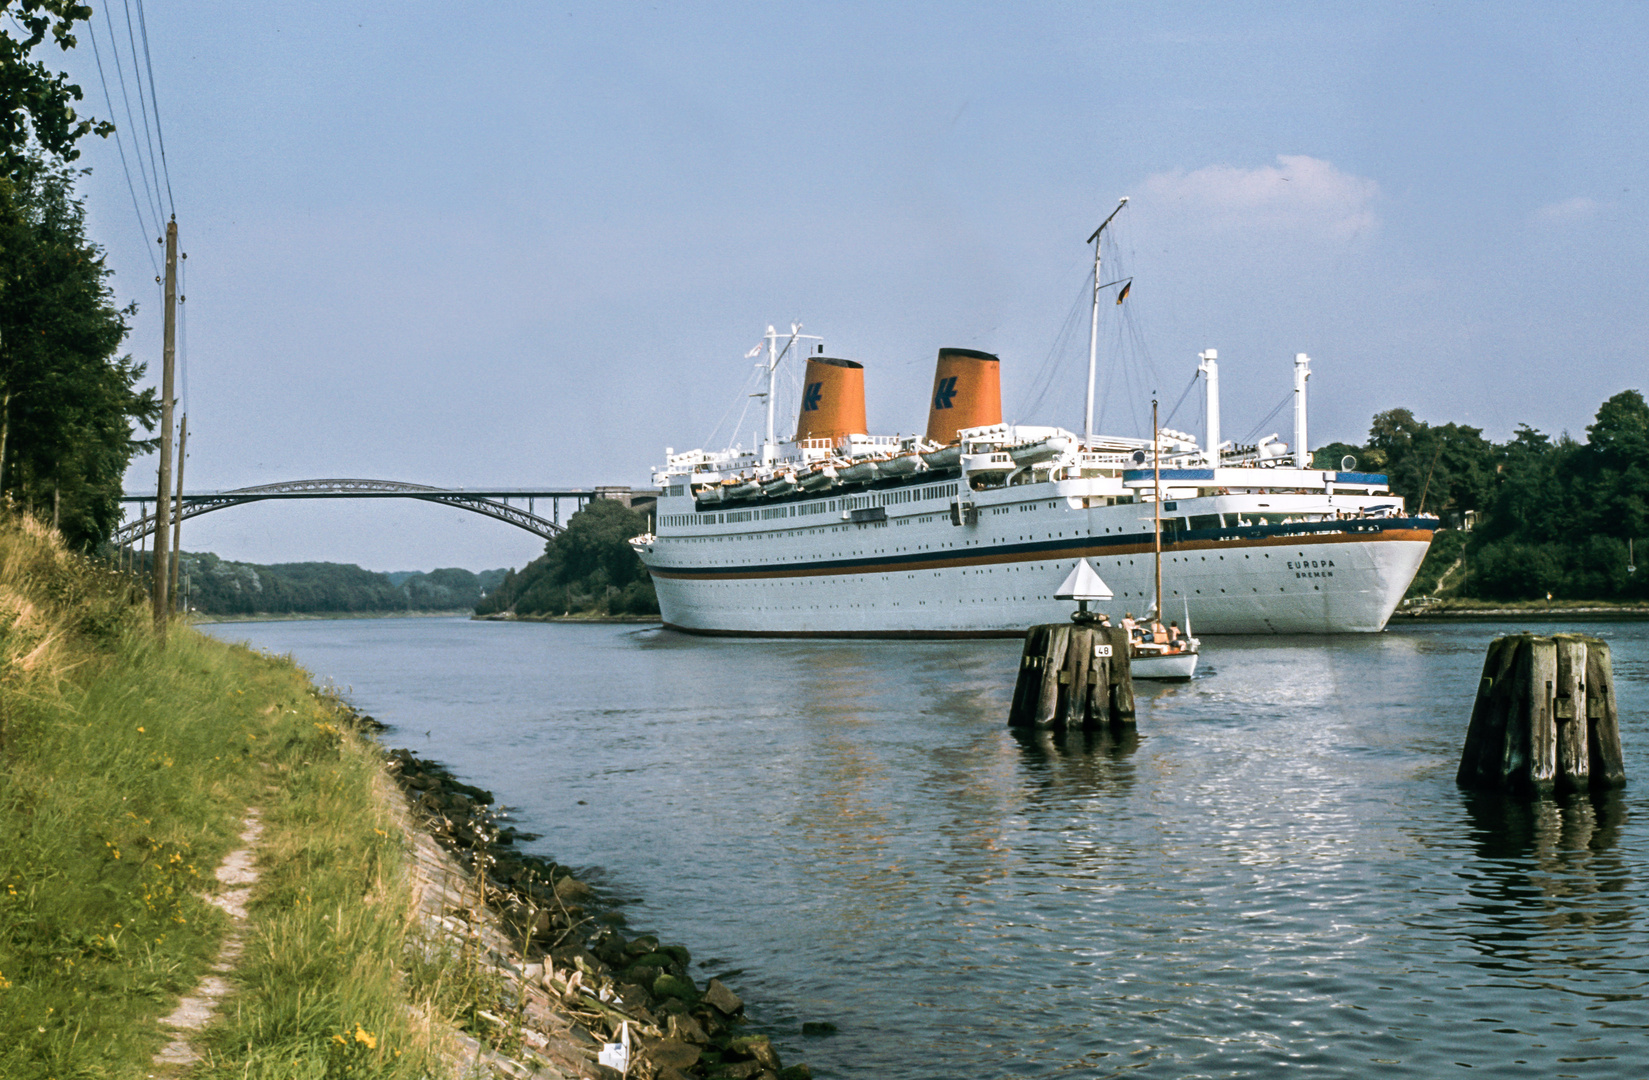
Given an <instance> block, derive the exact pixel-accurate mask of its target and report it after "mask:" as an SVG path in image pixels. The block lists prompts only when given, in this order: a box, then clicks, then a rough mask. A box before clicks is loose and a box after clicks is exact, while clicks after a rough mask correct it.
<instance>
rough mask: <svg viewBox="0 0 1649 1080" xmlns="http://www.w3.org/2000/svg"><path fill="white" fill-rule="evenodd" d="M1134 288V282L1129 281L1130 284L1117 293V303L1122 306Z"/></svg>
mask: <svg viewBox="0 0 1649 1080" xmlns="http://www.w3.org/2000/svg"><path fill="white" fill-rule="evenodd" d="M1133 287H1134V282H1133V280H1132V279H1130V280H1129V281H1128V284H1126V285H1124V286H1123V287H1122V291H1121V292H1119V293H1117V303H1119V304H1120V303H1122V302H1123V301H1124V300H1126V299H1128V290H1129V289H1131V288H1133Z"/></svg>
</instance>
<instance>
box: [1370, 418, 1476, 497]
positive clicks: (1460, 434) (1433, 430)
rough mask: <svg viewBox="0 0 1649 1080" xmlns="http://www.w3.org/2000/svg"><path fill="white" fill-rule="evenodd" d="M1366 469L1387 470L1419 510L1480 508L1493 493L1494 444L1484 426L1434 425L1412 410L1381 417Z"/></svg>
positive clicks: (1374, 429) (1374, 430)
mask: <svg viewBox="0 0 1649 1080" xmlns="http://www.w3.org/2000/svg"><path fill="white" fill-rule="evenodd" d="M1357 456H1358V457H1359V459H1361V465H1362V467H1363V468H1366V469H1368V470H1369V471H1371V472H1383V473H1385V474H1386V476H1387V478H1388V479H1389V481H1390V483H1391V490H1392V491H1394V492H1396V493H1397V494H1399V495H1401V496H1403V498H1404V499H1405V500H1406V501H1407V503H1408V506H1409V509H1410V510H1413V511H1415V512H1419V511H1421V510H1428V511H1431V512H1433V513H1438V512H1445V511H1456V512H1458V511H1465V510H1482V509H1483V508H1484V507H1485V506H1486V505H1487V503H1488V500H1489V498H1490V497H1491V495H1492V492H1493V490H1494V444H1493V443H1490V442H1489V441H1488V440H1487V439H1485V438H1483V431H1482V429H1481V428H1474V427H1467V426H1465V425H1463V424H1454V423H1449V424H1443V425H1440V426H1437V427H1433V426H1431V425H1430V424H1427V423H1425V422H1424V421H1422V420H1416V419H1415V418H1414V414H1413V413H1412V412H1410V411H1409V410H1408V409H1390V410H1387V411H1386V412H1382V413H1377V414H1376V415H1375V417H1374V422H1373V423H1372V424H1371V425H1370V427H1369V433H1368V445H1367V446H1366V447H1365V448H1364V449H1363V453H1362V454H1359V455H1357Z"/></svg>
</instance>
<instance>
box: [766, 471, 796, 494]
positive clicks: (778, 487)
mask: <svg viewBox="0 0 1649 1080" xmlns="http://www.w3.org/2000/svg"><path fill="white" fill-rule="evenodd" d="M761 487H762V494H763V495H788V494H790V493H791V492H792V491H795V490H796V487H797V484H796V474H795V473H780V474H779V475H778V476H775V477H774V478H773V479H771V480H767V481H764V482H763V483H762V486H761Z"/></svg>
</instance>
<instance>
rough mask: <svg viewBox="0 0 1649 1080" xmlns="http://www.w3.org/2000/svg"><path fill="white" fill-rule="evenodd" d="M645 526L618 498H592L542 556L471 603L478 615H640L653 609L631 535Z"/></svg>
mask: <svg viewBox="0 0 1649 1080" xmlns="http://www.w3.org/2000/svg"><path fill="white" fill-rule="evenodd" d="M646 530H647V520H646V518H645V517H644V516H643V515H641V514H638V513H636V512H635V511H634V510H631V509H630V508H629V507H627V506H625V505H624V504H623V503H621V502H617V501H615V500H612V499H593V500H591V501H590V502H589V503H587V504H586V505H585V507H584V509H582V510H580V511H579V512H578V513H576V514H574V515H573V516H572V517H571V518H570V519H568V521H567V528H566V531H564V532H562V533H561V534H560V535H559V536H557V537H556V538H555V539H553V540H551V541H550V542H549V543H548V544H546V545H544V554H543V555H542V556H540V557H539V558H537V559H534V560H533V561H532V562H530V563H528V564H527V565H526V566H525V567H523V568H522V569H521V571H520V572H519V573H515V572H511V573H510V574H509V575H507V576H506V577H505V578H504V580H503V582H502V583H501V584H500V585H499V586H498V587H497V588H496V589H494V590H492V592H490V593H488V594H487V595H486V597H484V598H483V599H482V600H481V602H480V603H479V604H478V605H476V611H477V612H478V613H480V614H482V615H489V614H493V613H496V612H503V611H513V612H515V613H516V614H518V615H559V614H561V613H563V612H568V611H574V612H592V611H593V612H607V613H610V614H613V615H626V614H632V615H641V614H651V613H654V612H657V611H658V598H657V595H656V594H655V593H654V591H653V583H652V579H651V577H650V576H649V575H648V573H647V568H646V567H645V566H643V565H642V564H641V560H640V559H638V558H637V557H636V553H635V551H634V549H632V548H631V547H630V538H631V537H633V536H637V535H639V534H641V533H643V532H645V531H646Z"/></svg>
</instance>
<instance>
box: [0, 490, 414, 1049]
mask: <svg viewBox="0 0 1649 1080" xmlns="http://www.w3.org/2000/svg"><path fill="white" fill-rule="evenodd" d="M349 716H350V714H349V712H348V710H346V709H344V708H343V707H342V706H341V705H340V704H339V703H337V702H335V701H332V700H329V699H328V698H326V697H325V696H324V695H321V694H319V693H317V692H316V691H315V689H314V687H313V686H312V684H311V683H310V681H309V679H308V678H307V676H306V675H305V674H304V673H303V672H302V671H300V670H299V669H298V668H297V667H295V666H294V665H293V664H292V663H291V662H290V661H289V660H287V659H281V658H275V657H270V656H267V655H263V654H259V653H255V652H252V651H250V650H248V649H246V648H243V647H237V646H231V645H225V644H223V643H220V642H216V641H213V640H211V639H208V638H206V637H204V636H202V635H199V634H197V633H195V632H193V631H191V630H189V629H188V628H186V627H184V626H182V625H181V624H175V625H173V626H172V628H171V632H170V633H169V635H168V637H167V639H166V641H165V643H164V644H162V643H161V641H160V639H158V638H157V637H156V636H155V635H154V634H153V633H152V631H151V629H150V627H149V625H148V621H147V615H146V611H145V610H144V608H143V606H142V605H141V603H140V602H138V598H137V597H135V596H134V595H133V593H132V590H131V588H130V585H129V583H128V582H127V580H126V579H124V578H123V577H121V576H119V575H117V574H114V573H112V572H110V571H109V570H108V569H107V568H106V567H104V566H102V565H100V564H97V563H94V562H91V561H88V560H86V559H83V558H81V557H79V556H77V555H74V554H73V553H70V552H68V551H66V550H65V549H64V548H63V547H62V545H61V544H60V543H59V542H58V541H57V540H56V539H55V537H54V536H53V535H52V534H51V533H50V532H49V531H48V530H46V529H43V528H42V527H40V526H39V525H37V524H35V523H34V522H32V521H30V520H28V519H22V520H18V519H16V518H7V519H0V1076H3V1077H6V1078H8V1080H11V1078H18V1080H32V1078H36V1077H39V1078H48V1077H50V1078H58V1080H68V1078H71V1077H118V1076H144V1075H147V1074H148V1073H150V1072H152V1071H153V1069H152V1066H150V1064H149V1062H150V1058H151V1056H152V1055H153V1053H154V1052H155V1051H156V1050H157V1049H158V1048H159V1046H160V1045H161V1044H162V1042H163V1041H164V1036H162V1034H161V1033H160V1032H159V1030H158V1029H157V1026H156V1024H155V1019H156V1018H157V1017H158V1016H161V1015H164V1014H166V1013H167V1012H169V1011H170V1010H171V1008H172V1007H173V1006H174V1005H175V1003H176V999H177V997H178V996H179V995H180V994H183V993H186V992H188V991H189V990H191V989H192V988H193V987H194V986H195V985H196V983H197V982H198V980H199V979H200V977H201V976H202V975H203V974H204V973H205V971H206V969H207V967H208V965H209V964H210V963H211V961H212V959H213V957H214V956H215V954H216V952H217V950H218V948H219V945H220V943H221V941H222V938H223V935H224V933H225V931H226V929H227V919H226V916H224V915H223V914H222V913H221V912H220V911H219V910H218V909H217V908H215V907H213V906H211V905H209V904H207V903H205V902H204V900H203V895H204V894H205V893H207V892H208V891H209V889H210V886H211V884H212V882H211V870H212V868H213V867H214V866H215V865H216V864H217V862H218V861H219V860H220V859H221V858H222V856H223V855H224V854H225V853H226V852H227V851H228V850H229V849H230V848H231V847H232V846H233V845H234V843H235V838H236V836H237V835H238V834H239V832H240V830H241V822H242V819H243V817H244V814H245V812H246V809H247V807H248V806H251V805H257V806H260V807H261V808H262V809H263V813H264V820H265V825H266V831H265V837H264V847H263V850H262V851H261V853H260V859H259V861H260V865H261V866H262V867H263V868H264V869H263V873H264V878H263V880H262V881H261V882H260V884H259V886H258V887H257V889H256V890H255V891H254V894H253V903H252V907H251V926H250V928H249V930H248V933H247V946H246V951H245V954H244V956H243V958H242V960H241V961H240V965H239V968H238V970H237V973H236V975H235V980H236V982H237V987H236V991H235V993H234V994H233V995H232V996H231V998H230V999H229V1001H228V1002H227V1003H226V1005H225V1010H226V1015H225V1017H224V1020H223V1022H222V1023H221V1024H220V1025H218V1026H217V1027H216V1028H215V1029H214V1030H213V1032H211V1033H210V1035H209V1037H208V1038H207V1039H206V1040H204V1042H205V1046H206V1049H207V1050H208V1056H207V1060H206V1061H205V1062H204V1063H203V1065H202V1071H203V1072H204V1073H205V1074H207V1075H225V1076H226V1075H229V1074H231V1073H232V1074H233V1075H235V1076H237V1077H243V1076H271V1077H272V1076H282V1077H299V1076H301V1077H322V1076H337V1077H342V1076H349V1077H359V1076H388V1077H399V1076H409V1077H410V1076H422V1075H430V1074H432V1073H433V1072H435V1071H436V1069H435V1067H434V1066H433V1065H432V1064H431V1062H432V1058H431V1056H430V1053H429V1050H428V1047H429V1044H430V1038H429V1036H428V1034H427V1032H423V1031H420V1030H418V1029H417V1026H416V1024H415V1022H414V1020H413V1019H412V1018H411V1014H410V1012H409V1010H408V1009H407V1007H406V1002H405V997H404V993H403V991H402V988H401V985H400V981H399V977H398V975H397V966H398V964H400V963H401V961H402V953H403V937H404V934H405V932H406V928H407V925H408V910H409V905H408V898H407V889H406V885H405V883H404V881H403V880H402V879H401V876H400V874H401V870H400V867H401V865H402V861H403V860H402V857H401V853H400V844H401V839H400V836H399V834H398V833H397V831H396V830H395V829H394V827H393V825H392V823H391V822H389V821H388V820H386V817H385V815H386V813H387V812H386V810H385V803H384V801H383V800H382V799H381V798H380V797H379V796H378V793H377V792H376V791H375V788H374V785H375V783H378V782H380V781H381V768H380V766H379V764H378V758H377V755H376V753H375V751H374V750H373V749H372V748H371V747H370V745H368V744H367V743H366V742H365V740H363V739H362V738H361V737H360V736H359V735H357V734H356V733H355V732H353V731H352V730H351V729H350V727H349V726H348V724H349V720H348V718H349Z"/></svg>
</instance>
